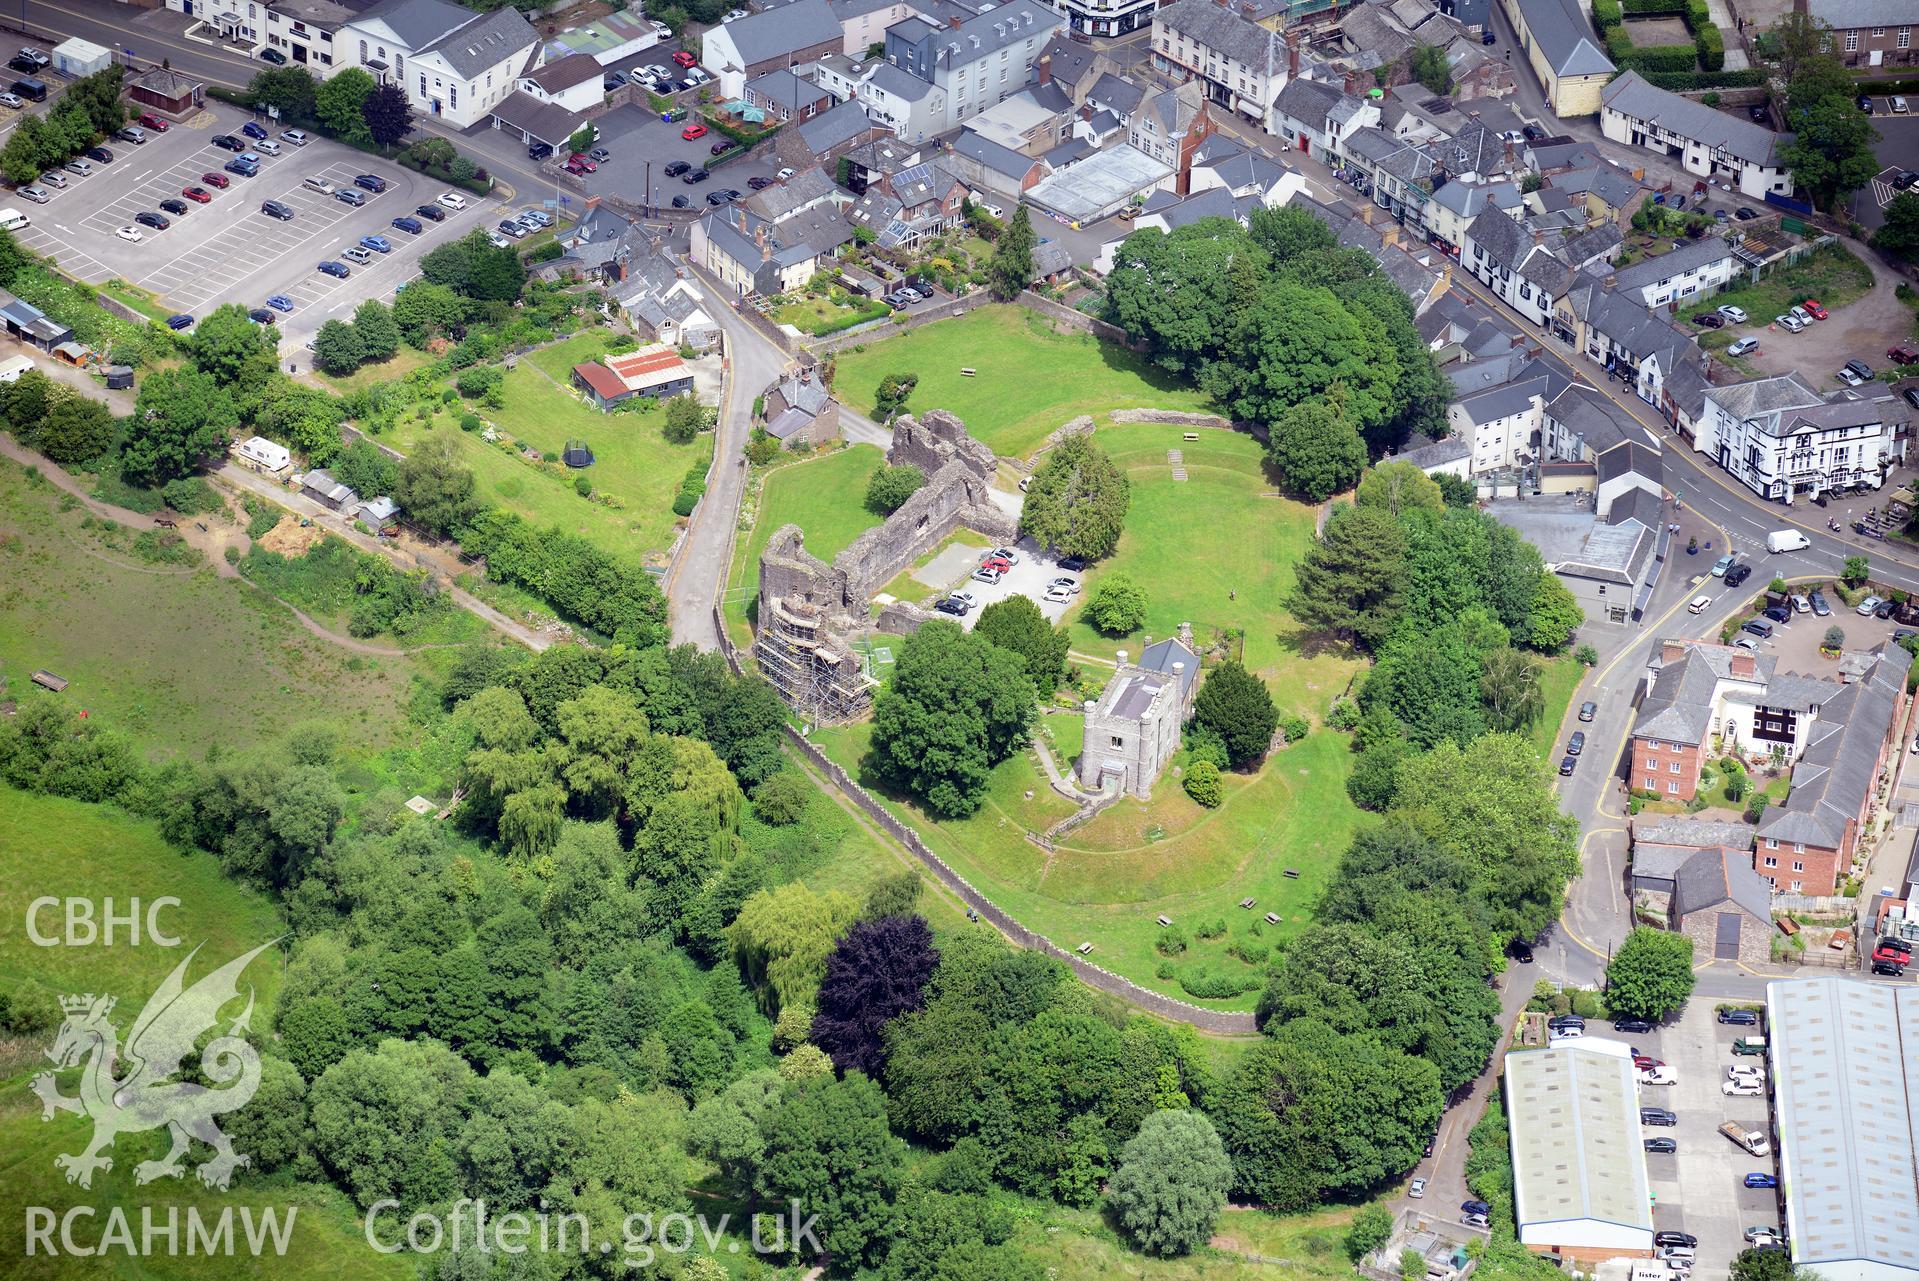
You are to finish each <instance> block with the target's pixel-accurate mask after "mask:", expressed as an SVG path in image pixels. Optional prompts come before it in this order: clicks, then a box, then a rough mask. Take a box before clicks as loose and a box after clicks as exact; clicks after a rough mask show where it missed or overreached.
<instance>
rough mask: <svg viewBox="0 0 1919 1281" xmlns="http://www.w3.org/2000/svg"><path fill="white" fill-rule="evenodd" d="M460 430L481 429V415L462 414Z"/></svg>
mask: <svg viewBox="0 0 1919 1281" xmlns="http://www.w3.org/2000/svg"><path fill="white" fill-rule="evenodd" d="M460 430H461V431H478V430H480V416H479V415H478V414H461V415H460Z"/></svg>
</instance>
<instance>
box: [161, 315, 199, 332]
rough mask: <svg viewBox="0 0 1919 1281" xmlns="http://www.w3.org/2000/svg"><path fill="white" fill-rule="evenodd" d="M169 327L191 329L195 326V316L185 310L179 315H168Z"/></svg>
mask: <svg viewBox="0 0 1919 1281" xmlns="http://www.w3.org/2000/svg"><path fill="white" fill-rule="evenodd" d="M167 328H168V329H172V330H181V329H191V328H193V317H192V316H190V315H188V314H187V313H186V312H184V311H183V312H181V313H180V314H179V315H177V316H168V317H167Z"/></svg>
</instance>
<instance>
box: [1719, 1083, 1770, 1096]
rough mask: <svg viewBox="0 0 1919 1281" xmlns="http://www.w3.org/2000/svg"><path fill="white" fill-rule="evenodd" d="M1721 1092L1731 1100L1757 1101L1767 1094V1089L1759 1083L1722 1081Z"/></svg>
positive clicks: (1720, 1084)
mask: <svg viewBox="0 0 1919 1281" xmlns="http://www.w3.org/2000/svg"><path fill="white" fill-rule="evenodd" d="M1719 1092H1720V1093H1721V1094H1724V1095H1726V1096H1727V1097H1729V1098H1738V1099H1756V1098H1758V1097H1759V1096H1760V1095H1762V1094H1764V1093H1765V1092H1766V1087H1765V1086H1763V1085H1761V1084H1759V1082H1757V1081H1721V1082H1720V1083H1719Z"/></svg>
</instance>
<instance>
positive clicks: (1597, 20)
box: [1593, 0, 1620, 34]
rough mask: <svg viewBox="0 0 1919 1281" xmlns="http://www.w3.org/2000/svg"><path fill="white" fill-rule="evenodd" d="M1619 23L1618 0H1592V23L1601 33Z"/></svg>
mask: <svg viewBox="0 0 1919 1281" xmlns="http://www.w3.org/2000/svg"><path fill="white" fill-rule="evenodd" d="M1619 23H1620V8H1619V0H1593V25H1594V26H1596V27H1598V28H1599V30H1600V32H1601V33H1602V34H1603V33H1605V32H1607V31H1611V30H1612V29H1613V28H1614V27H1616V26H1618V25H1619Z"/></svg>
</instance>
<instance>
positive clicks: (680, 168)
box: [665, 160, 693, 178]
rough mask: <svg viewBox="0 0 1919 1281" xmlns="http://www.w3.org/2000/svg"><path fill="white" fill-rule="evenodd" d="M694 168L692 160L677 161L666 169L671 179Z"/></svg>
mask: <svg viewBox="0 0 1919 1281" xmlns="http://www.w3.org/2000/svg"><path fill="white" fill-rule="evenodd" d="M692 167H693V162H692V161H690V160H675V161H674V162H673V163H671V164H669V165H668V166H667V167H666V171H665V172H666V176H667V177H669V178H677V177H679V176H680V175H681V174H683V173H685V172H686V171H687V170H689V169H691V168H692Z"/></svg>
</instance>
